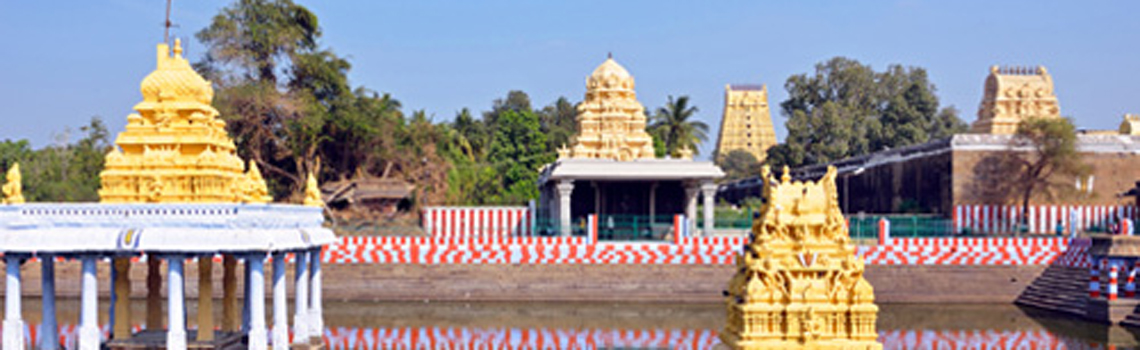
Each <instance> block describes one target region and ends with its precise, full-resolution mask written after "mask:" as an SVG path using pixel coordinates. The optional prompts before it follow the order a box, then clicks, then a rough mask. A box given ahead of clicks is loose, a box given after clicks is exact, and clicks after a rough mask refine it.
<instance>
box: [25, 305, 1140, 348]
mask: <svg viewBox="0 0 1140 350" xmlns="http://www.w3.org/2000/svg"><path fill="white" fill-rule="evenodd" d="M881 307H882V311H881V312H880V314H879V324H878V329H879V340H880V341H881V342H882V343H883V345H884V348H885V349H1132V348H1140V342H1138V341H1137V338H1138V337H1137V334H1135V333H1134V332H1135V331H1133V330H1129V329H1125V328H1121V327H1108V326H1106V325H1099V324H1091V323H1086V322H1081V321H1076V320H1073V319H1071V318H1069V317H1066V316H1060V315H1056V314H1049V313H1041V312H1035V311H1033V310H1022V309H1020V308H1018V307H1015V306H1012V305H902V304H893V305H881ZM77 309H78V302H76V301H74V300H66V301H63V302H62V303H61V305H60V317H59V319H60V322H61V324H62V325H61V334H60V335H61V338H62V339H61V340H62V341H63V343H64V344H67V345H73V344H74V340H75V338H76V336H77V334H76V329H75V328H76V327H74V324H75V321H76V319H77V318H78V315H76V314H75V312H76V310H77ZM132 309H133V310H132V311H133V312H132V314H133V315H134V319H135V320H141V319H143V312H144V311H145V305H144V304H143V303H142V302H141V301H136V302H134V303H132ZM188 309H189V310H187V311H189V312H190V315H193V314H194V313H193V312H194V311H195V310H194V305H193V303H189V305H188ZM38 310H39V308H38V305H37V303H36V301H34V300H29V301H28V302H27V308H25V317H26V320H27V321H28V324H29V327H28V329H27V330H26V332H27V335H28V339H29V340H35V339H37V337H36V335H38V333H39V332H38V329H37V328H38V323H39V317H38V316H39V315H38ZM100 311H102V312H101V316H102V317H101V321H102V322H106V311H107V310H106V309H103V310H100ZM325 315H326V322H325V324H326V326H327V327H328V328H327V329H326V330H325V339H326V341H327V343H328V345H329V348H330V349H441V348H445V349H490V348H493V349H612V348H623V349H702V350H703V349H711V348H713V347H714V346H715V345H716V344H717V343H718V339H717V332H718V331H719V330H720V329H722V327H723V326H724V311H723V307H722V306H721V305H719V304H646V303H631V304H607V303H439V302H431V303H422V302H400V303H396V302H374V303H359V302H352V303H337V302H329V303H326V306H325ZM218 316H219V317H220V315H218ZM194 319H195V318H194V317H191V318H189V320H188V321H190V323H191V327H193V321H194ZM139 327H141V325H140V326H139ZM136 328H138V327H136ZM104 329H105V330H106V327H105V328H104Z"/></svg>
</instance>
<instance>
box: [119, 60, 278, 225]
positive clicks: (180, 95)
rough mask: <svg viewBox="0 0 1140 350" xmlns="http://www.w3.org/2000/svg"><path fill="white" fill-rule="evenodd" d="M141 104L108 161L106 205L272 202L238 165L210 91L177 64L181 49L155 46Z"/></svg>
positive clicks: (252, 170) (255, 177)
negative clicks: (156, 55)
mask: <svg viewBox="0 0 1140 350" xmlns="http://www.w3.org/2000/svg"><path fill="white" fill-rule="evenodd" d="M140 85H141V86H140V90H141V92H142V95H143V101H142V102H140V103H139V104H137V105H135V108H134V109H135V111H136V112H137V113H135V114H131V115H129V116H127V126H126V130H124V131H123V132H121V133H119V136H118V138H117V139H116V140H115V144H116V145H117V147H115V148H114V149H113V150H111V152H110V153H108V154H107V156H106V158H105V162H104V163H105V164H104V169H103V172H101V173H100V174H99V177H100V179H101V181H102V186H101V187H100V189H99V197H100V200H101V201H102V202H105V203H146V202H163V203H171V202H174V203H177V202H198V203H202V202H231V203H232V202H246V203H266V202H268V201H269V200H270V199H271V197H269V195H268V187H267V186H266V184H265V180H264V179H263V178H262V176H261V172H260V171H259V170H258V168H257V165H256V164H255V163H252V162H251V163H250V164H249V170H248V171H245V168H246V167H245V162H243V161H242V160H241V159H240V158H238V156H237V153H236V150H235V147H234V142H233V140H232V139H230V137H229V135H228V134H227V133H226V128H225V126H226V123H225V121H223V120H221V119H219V118H218V111H217V110H216V109H214V107H212V106H211V105H210V103H211V102H212V101H213V98H214V89H213V88H212V87H211V86H210V82H209V81H206V79H204V78H202V76H201V75H198V73H197V72H195V71H194V69H193V68H192V67H190V63H189V62H187V61H186V59H185V58H183V57H182V44H181V41H179V40H175V41H174V50H173V55H171V50H170V47H169V46H168V45H167V44H159V45H158V57H157V67H156V68H155V71H154V72H151V73H150V74H149V75H147V76H146V78H145V79H143V81H142V84H140Z"/></svg>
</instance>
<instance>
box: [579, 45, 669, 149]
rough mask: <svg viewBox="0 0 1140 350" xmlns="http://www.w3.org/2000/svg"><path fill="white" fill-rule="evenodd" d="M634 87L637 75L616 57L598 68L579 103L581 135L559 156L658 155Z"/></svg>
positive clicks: (587, 83)
mask: <svg viewBox="0 0 1140 350" xmlns="http://www.w3.org/2000/svg"><path fill="white" fill-rule="evenodd" d="M633 87H634V84H633V76H631V75H630V74H629V72H628V71H626V70H625V68H624V67H622V66H621V65H620V64H618V63H617V62H616V61H614V59H613V57H610V58H608V59H606V61H605V62H602V64H601V65H599V66H598V68H596V69H594V73H592V74H590V76H589V77H588V78H586V99H585V101H582V103H581V104H579V105H578V135H577V136H576V137H575V138H574V141H573V146H571V148H569V149H567V148H565V147H563V148H562V149H560V150H558V158H560V159H561V158H593V159H614V160H619V161H628V160H634V159H645V158H654V154H653V138H652V137H650V136H649V133H648V132H646V131H645V125H646V122H647V120H646V118H645V107H643V106H642V105H641V103H640V102H637V93H636V92H634V91H633Z"/></svg>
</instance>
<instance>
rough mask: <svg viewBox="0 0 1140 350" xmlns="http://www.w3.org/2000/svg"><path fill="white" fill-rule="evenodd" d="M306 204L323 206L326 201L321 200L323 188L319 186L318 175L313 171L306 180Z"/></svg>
mask: <svg viewBox="0 0 1140 350" xmlns="http://www.w3.org/2000/svg"><path fill="white" fill-rule="evenodd" d="M303 204H304V205H307V206H310V207H321V206H324V205H325V202H324V201H322V200H321V189H320V187H318V186H317V177H316V176H314V175H313V172H311V171H310V172H309V179H308V180H307V181H305V200H304V202H303Z"/></svg>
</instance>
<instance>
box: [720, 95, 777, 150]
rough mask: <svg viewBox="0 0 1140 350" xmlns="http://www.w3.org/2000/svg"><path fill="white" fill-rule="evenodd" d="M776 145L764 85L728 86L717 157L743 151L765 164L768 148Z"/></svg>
mask: <svg viewBox="0 0 1140 350" xmlns="http://www.w3.org/2000/svg"><path fill="white" fill-rule="evenodd" d="M774 145H776V131H775V129H773V128H772V116H771V113H770V112H769V110H768V87H767V86H764V85H725V86H724V117H723V118H722V119H721V121H720V137H718V138H717V143H716V157H717V158H720V157H723V156H726V155H728V153H729V152H732V151H734V150H738V149H739V150H744V151H747V152H748V153H751V154H752V155H753V156H755V157H756V161H758V162H764V159H765V158H767V156H768V148H769V147H772V146H774Z"/></svg>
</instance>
